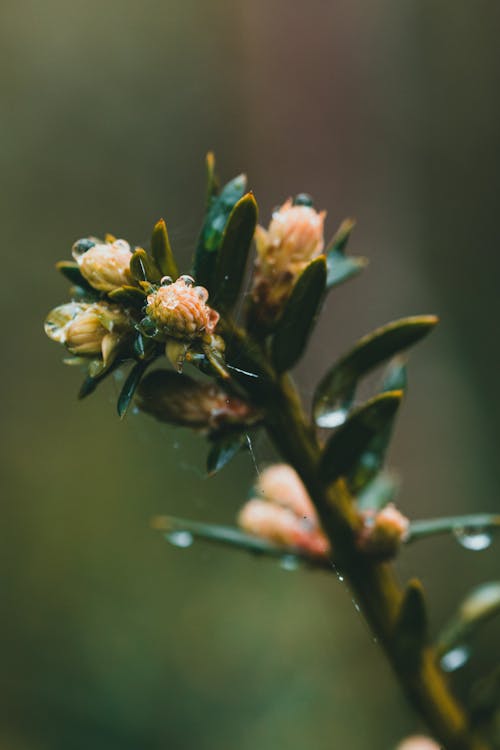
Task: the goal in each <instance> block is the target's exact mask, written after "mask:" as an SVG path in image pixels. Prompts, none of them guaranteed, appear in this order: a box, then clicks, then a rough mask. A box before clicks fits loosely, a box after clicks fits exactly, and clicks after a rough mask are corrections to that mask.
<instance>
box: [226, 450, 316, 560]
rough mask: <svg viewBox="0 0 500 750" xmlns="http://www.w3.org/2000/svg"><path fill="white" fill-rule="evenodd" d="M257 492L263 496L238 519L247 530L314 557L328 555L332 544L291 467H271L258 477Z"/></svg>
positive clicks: (245, 508) (278, 465)
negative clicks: (296, 548)
mask: <svg viewBox="0 0 500 750" xmlns="http://www.w3.org/2000/svg"><path fill="white" fill-rule="evenodd" d="M256 490H257V492H258V493H259V494H260V495H261V497H260V498H254V499H253V500H250V501H249V502H248V503H246V505H244V506H243V508H242V510H241V512H240V515H239V517H238V523H239V525H240V526H241V527H242V528H243V529H245V531H248V533H250V534H255V536H260V537H262V538H264V539H268V540H269V541H272V542H275V543H277V544H283V545H288V546H292V547H299V548H301V549H303V550H304V551H306V552H308V553H310V554H312V555H319V556H325V555H328V553H329V552H330V544H329V541H328V539H327V538H326V536H325V534H324V533H323V530H322V529H321V527H320V524H319V520H318V516H317V513H316V511H315V508H314V505H313V504H312V501H311V498H310V497H309V495H308V493H307V490H306V488H305V487H304V485H303V483H302V481H301V479H300V477H299V475H298V474H297V472H296V471H295V470H294V469H292V467H291V466H289V465H288V464H274V465H273V466H269V467H268V468H267V469H265V470H264V471H263V472H262V474H261V475H260V477H259V478H258V481H257V485H256Z"/></svg>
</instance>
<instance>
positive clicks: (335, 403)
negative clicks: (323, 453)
mask: <svg viewBox="0 0 500 750" xmlns="http://www.w3.org/2000/svg"><path fill="white" fill-rule="evenodd" d="M437 322H438V319H437V318H436V316H435V315H418V316H414V317H409V318H401V319H400V320H396V321H394V322H392V323H388V324H387V325H385V326H382V327H381V328H378V329H377V330H375V331H373V332H372V333H370V334H368V335H367V336H364V337H363V338H362V339H360V340H359V341H358V342H357V344H356V345H355V346H354V348H353V349H351V351H350V352H348V353H347V354H345V355H344V356H343V357H341V359H340V360H338V361H337V362H336V363H335V364H334V365H333V367H332V368H331V369H330V370H329V371H328V372H327V373H326V375H325V376H324V377H323V379H322V380H321V382H320V384H319V385H318V388H317V389H316V393H315V394H314V400H313V413H314V418H315V421H316V424H317V425H318V426H319V427H325V428H328V427H336V426H337V425H338V424H340V423H341V422H342V421H344V419H345V417H346V412H347V407H346V405H347V406H348V405H349V404H350V401H351V400H352V396H353V393H354V390H355V388H356V385H357V382H358V380H359V379H360V378H362V377H364V376H365V375H367V374H368V373H369V372H371V370H373V369H374V368H376V367H377V366H378V365H380V364H382V362H384V361H385V360H387V359H390V358H391V357H393V356H394V355H396V354H398V353H399V352H401V351H402V350H404V349H407V348H408V347H410V346H412V345H413V344H416V343H417V341H420V339H422V338H423V337H424V336H426V335H427V334H428V333H429V332H430V331H431V330H432V329H433V328H434V326H435V325H436V323H437Z"/></svg>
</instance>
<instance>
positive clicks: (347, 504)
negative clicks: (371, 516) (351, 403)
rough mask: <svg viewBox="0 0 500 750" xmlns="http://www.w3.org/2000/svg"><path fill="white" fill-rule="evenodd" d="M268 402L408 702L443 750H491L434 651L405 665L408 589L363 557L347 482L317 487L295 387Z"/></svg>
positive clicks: (420, 651) (280, 440)
mask: <svg viewBox="0 0 500 750" xmlns="http://www.w3.org/2000/svg"><path fill="white" fill-rule="evenodd" d="M261 401H262V399H261ZM263 401H264V403H261V405H262V406H263V407H264V408H265V410H266V415H267V418H266V427H267V431H268V433H269V435H270V437H271V439H272V441H273V442H274V444H275V447H276V448H277V450H278V451H279V452H280V454H281V455H282V457H283V458H284V459H285V461H287V462H288V463H290V464H291V465H292V466H293V467H294V468H295V469H296V471H297V472H298V474H299V475H300V477H301V478H302V481H303V482H304V484H305V486H306V488H307V490H308V492H309V494H310V496H311V498H312V500H313V502H314V504H315V507H316V509H317V512H318V515H319V518H320V521H321V524H322V526H323V529H324V531H325V533H326V534H327V536H328V538H329V540H330V542H331V545H332V549H335V555H336V563H337V565H338V567H339V569H340V570H341V571H342V574H343V575H344V576H345V577H346V579H347V580H348V582H349V587H350V589H351V591H352V593H353V595H354V597H355V599H356V601H357V602H358V604H359V606H360V607H361V609H362V611H363V613H364V615H365V617H366V619H367V621H368V623H369V625H370V627H371V628H372V630H373V633H374V635H375V636H376V638H377V640H378V642H379V643H380V644H381V646H382V647H383V649H384V651H385V653H386V655H387V657H388V659H389V662H390V663H391V665H392V667H393V669H394V671H395V673H396V675H397V677H398V679H399V682H400V684H401V686H402V688H403V690H404V692H405V694H406V695H407V697H408V699H409V700H410V702H411V703H412V704H413V706H414V707H415V708H416V710H417V711H418V712H419V714H420V715H421V716H422V718H423V719H424V720H425V721H426V723H427V724H428V726H429V728H430V729H431V731H432V732H433V734H434V735H435V737H436V738H437V739H438V740H439V741H440V742H442V744H443V745H444V747H445V748H446V750H486V748H487V745H485V744H484V743H483V741H482V740H480V739H479V738H478V737H476V736H474V735H473V733H472V731H471V730H470V728H469V721H468V717H467V715H466V713H465V711H464V709H463V708H462V706H461V705H460V704H459V702H458V701H457V700H456V698H455V697H454V696H453V695H452V693H451V691H450V689H449V686H448V683H447V680H446V678H445V676H444V674H443V673H442V671H441V670H440V669H439V667H438V663H437V662H438V659H437V655H436V653H435V651H434V650H433V649H431V648H430V647H427V646H415V649H416V650H417V652H416V653H415V654H414V655H413V656H414V658H412V659H411V665H410V666H409V665H408V660H405V662H404V663H402V659H401V654H400V650H399V648H398V644H397V639H396V634H395V629H396V623H397V618H398V615H399V612H400V607H401V602H402V599H403V590H402V588H401V586H400V584H399V582H398V580H397V578H396V575H395V573H394V569H393V568H392V566H391V565H389V564H387V563H376V562H374V561H372V560H369V559H368V558H366V557H365V556H364V555H362V554H361V553H360V552H359V550H358V548H357V546H356V532H357V530H358V529H359V524H360V519H359V516H358V514H357V513H356V511H355V506H354V502H353V498H352V497H351V496H350V495H349V493H348V491H347V489H346V486H345V483H344V482H343V481H342V480H339V481H337V482H336V483H335V484H333V485H332V486H325V485H323V484H322V483H321V482H320V481H319V479H318V472H317V467H318V463H319V458H320V446H319V444H318V441H317V439H316V436H315V433H314V430H313V428H312V426H311V425H310V423H309V422H308V420H307V419H306V417H305V415H304V412H303V409H302V406H301V403H300V400H299V397H298V395H297V393H296V391H295V388H294V387H293V385H292V383H291V381H290V380H289V379H288V378H283V379H281V380H280V381H279V382H277V383H275V387H273V388H270V389H269V393H268V394H267V397H266V398H265V399H263Z"/></svg>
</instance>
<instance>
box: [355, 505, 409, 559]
mask: <svg viewBox="0 0 500 750" xmlns="http://www.w3.org/2000/svg"><path fill="white" fill-rule="evenodd" d="M362 516H363V521H364V526H363V528H362V530H361V532H360V534H359V537H358V546H359V548H360V549H361V550H363V551H364V552H365V553H366V554H368V555H370V556H373V557H377V558H379V559H390V558H391V557H394V556H395V555H396V554H397V552H398V550H399V548H400V546H401V544H402V542H404V540H405V539H406V537H407V535H408V530H409V528H410V521H409V520H408V518H406V516H404V515H403V514H402V513H401V512H400V511H399V510H398V509H397V508H396V507H395V506H394V505H393V504H392V503H389V505H386V507H385V508H383V509H382V510H380V511H378V512H374V511H364V512H363V513H362Z"/></svg>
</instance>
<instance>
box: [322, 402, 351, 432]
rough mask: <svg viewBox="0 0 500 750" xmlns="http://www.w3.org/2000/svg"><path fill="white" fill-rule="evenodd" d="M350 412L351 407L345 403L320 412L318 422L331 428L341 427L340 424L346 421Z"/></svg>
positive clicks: (327, 428)
mask: <svg viewBox="0 0 500 750" xmlns="http://www.w3.org/2000/svg"><path fill="white" fill-rule="evenodd" d="M348 414H349V408H348V407H346V405H345V404H343V405H342V406H340V407H338V408H332V409H329V410H328V411H325V412H323V413H322V414H320V415H319V416H318V417H316V424H317V425H318V427H323V428H324V429H326V430H331V429H333V428H334V427H340V425H341V424H343V423H344V422H345V421H346V419H347V415H348Z"/></svg>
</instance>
